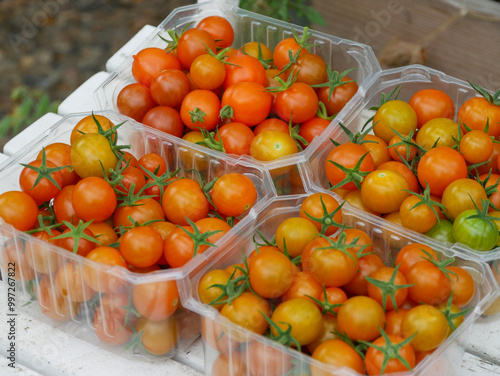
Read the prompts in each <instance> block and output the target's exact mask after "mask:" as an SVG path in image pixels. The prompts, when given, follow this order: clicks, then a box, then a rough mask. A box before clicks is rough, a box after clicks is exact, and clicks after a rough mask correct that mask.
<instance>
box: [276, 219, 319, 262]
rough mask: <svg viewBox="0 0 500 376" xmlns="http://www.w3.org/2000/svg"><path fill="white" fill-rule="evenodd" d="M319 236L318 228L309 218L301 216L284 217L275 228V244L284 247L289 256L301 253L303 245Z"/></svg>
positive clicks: (280, 247) (282, 250) (282, 248)
mask: <svg viewBox="0 0 500 376" xmlns="http://www.w3.org/2000/svg"><path fill="white" fill-rule="evenodd" d="M318 236H319V232H318V229H317V228H316V226H315V225H314V224H313V223H311V221H310V220H308V219H305V218H301V217H291V218H287V219H285V220H284V221H283V222H281V224H280V225H279V226H278V229H277V230H276V245H277V246H278V248H279V249H280V251H281V252H284V251H285V249H286V251H287V252H288V254H290V256H291V257H297V256H300V255H301V254H302V252H303V251H304V249H305V247H306V246H307V245H308V244H309V243H310V242H311V241H313V240H314V239H316V238H317V237H318Z"/></svg>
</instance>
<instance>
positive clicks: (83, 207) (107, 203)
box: [71, 177, 118, 222]
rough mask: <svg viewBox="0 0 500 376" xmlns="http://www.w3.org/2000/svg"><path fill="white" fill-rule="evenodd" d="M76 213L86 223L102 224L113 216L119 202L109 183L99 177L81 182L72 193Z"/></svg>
mask: <svg viewBox="0 0 500 376" xmlns="http://www.w3.org/2000/svg"><path fill="white" fill-rule="evenodd" d="M71 203H72V205H73V208H74V210H75V212H76V213H77V214H78V216H79V217H80V218H82V219H83V220H84V221H90V220H92V219H93V220H94V221H96V222H102V221H104V220H106V219H108V218H109V217H111V215H113V213H114V211H115V209H116V205H117V203H118V200H117V198H116V193H115V191H114V190H113V188H112V187H111V185H109V183H108V182H107V181H106V180H104V179H102V178H99V177H89V178H85V179H82V180H80V181H79V182H78V183H77V184H76V185H75V188H73V192H72V193H71Z"/></svg>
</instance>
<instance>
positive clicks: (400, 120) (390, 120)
mask: <svg viewBox="0 0 500 376" xmlns="http://www.w3.org/2000/svg"><path fill="white" fill-rule="evenodd" d="M373 124H375V126H374V127H373V133H375V136H378V137H380V138H381V139H382V140H384V141H385V142H387V143H388V142H389V141H391V138H393V137H394V136H395V135H396V133H395V132H394V131H397V132H398V133H399V134H401V135H403V136H407V135H408V134H410V132H411V131H413V132H415V131H416V130H417V115H416V113H415V111H414V110H413V108H412V107H411V106H410V105H409V104H408V103H406V102H403V101H401V100H398V99H397V100H392V101H389V102H386V103H384V104H383V105H382V106H380V108H379V109H378V110H377V112H376V113H375V116H374V118H373Z"/></svg>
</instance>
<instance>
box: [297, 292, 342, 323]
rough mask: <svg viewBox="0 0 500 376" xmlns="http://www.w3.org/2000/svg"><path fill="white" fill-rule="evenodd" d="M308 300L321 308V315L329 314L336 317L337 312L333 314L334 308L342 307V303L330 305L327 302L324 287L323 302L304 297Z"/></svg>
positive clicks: (312, 297) (311, 297)
mask: <svg viewBox="0 0 500 376" xmlns="http://www.w3.org/2000/svg"><path fill="white" fill-rule="evenodd" d="M305 296H307V297H308V298H309V299H311V300H313V301H314V302H315V303H316V304H317V305H319V306H320V307H321V313H322V314H323V315H326V314H328V313H329V314H331V315H333V316H337V312H335V308H339V307H340V306H342V303H337V304H332V303H330V302H329V301H328V295H327V293H326V287H325V285H323V300H319V299H316V298H315V297H314V296H310V295H305Z"/></svg>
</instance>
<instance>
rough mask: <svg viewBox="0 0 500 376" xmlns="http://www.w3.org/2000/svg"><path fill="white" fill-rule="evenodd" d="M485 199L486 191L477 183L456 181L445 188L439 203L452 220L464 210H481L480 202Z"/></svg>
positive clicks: (462, 180)
mask: <svg viewBox="0 0 500 376" xmlns="http://www.w3.org/2000/svg"><path fill="white" fill-rule="evenodd" d="M486 199H487V195H486V191H485V190H484V188H483V186H482V185H481V184H480V183H479V182H477V181H476V180H472V179H458V180H455V181H454V182H452V183H450V184H449V185H448V186H447V187H446V189H445V190H444V192H443V197H442V200H441V203H442V204H443V205H444V206H445V207H446V214H448V216H449V217H451V219H452V220H454V219H455V218H457V217H458V215H459V214H460V213H462V212H463V211H465V210H471V209H474V208H475V207H476V206H477V207H478V208H479V209H480V210H481V209H482V207H483V204H482V202H483V201H486Z"/></svg>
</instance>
